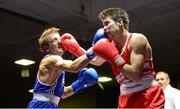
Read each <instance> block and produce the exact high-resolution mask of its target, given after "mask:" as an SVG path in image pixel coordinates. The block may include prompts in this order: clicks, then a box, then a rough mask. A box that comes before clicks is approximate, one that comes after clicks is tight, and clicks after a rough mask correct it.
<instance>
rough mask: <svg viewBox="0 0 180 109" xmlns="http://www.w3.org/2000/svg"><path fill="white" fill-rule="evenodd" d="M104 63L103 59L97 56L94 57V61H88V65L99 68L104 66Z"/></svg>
mask: <svg viewBox="0 0 180 109" xmlns="http://www.w3.org/2000/svg"><path fill="white" fill-rule="evenodd" d="M104 62H106V60H105V59H103V58H101V57H99V56H96V57H95V58H94V59H92V60H91V61H90V64H92V65H95V66H101V65H102V64H104Z"/></svg>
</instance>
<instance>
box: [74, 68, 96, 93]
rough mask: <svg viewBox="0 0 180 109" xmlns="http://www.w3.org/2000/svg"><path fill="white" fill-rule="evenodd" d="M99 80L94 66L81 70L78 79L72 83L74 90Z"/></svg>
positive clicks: (76, 90)
mask: <svg viewBox="0 0 180 109" xmlns="http://www.w3.org/2000/svg"><path fill="white" fill-rule="evenodd" d="M97 82H98V74H97V72H96V70H95V69H93V68H89V69H88V68H84V69H82V70H81V71H80V72H79V76H78V80H76V81H75V82H73V83H72V84H71V87H72V89H73V91H74V92H78V91H80V90H82V89H84V88H87V87H90V86H92V85H94V84H96V83H97Z"/></svg>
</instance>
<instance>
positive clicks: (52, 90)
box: [33, 71, 65, 97]
mask: <svg viewBox="0 0 180 109" xmlns="http://www.w3.org/2000/svg"><path fill="white" fill-rule="evenodd" d="M64 84H65V72H64V71H62V72H60V73H59V75H58V77H57V78H56V80H55V81H54V82H53V83H52V84H43V83H41V82H40V81H39V80H38V78H37V79H36V83H35V86H34V90H33V92H34V93H48V94H51V95H55V96H58V97H60V96H61V95H62V93H63V91H64Z"/></svg>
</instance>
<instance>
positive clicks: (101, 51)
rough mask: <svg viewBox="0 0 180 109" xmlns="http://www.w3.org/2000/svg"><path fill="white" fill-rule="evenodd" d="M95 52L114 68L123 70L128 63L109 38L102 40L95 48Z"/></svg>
mask: <svg viewBox="0 0 180 109" xmlns="http://www.w3.org/2000/svg"><path fill="white" fill-rule="evenodd" d="M93 51H94V53H95V54H96V55H98V56H100V57H102V58H104V59H105V60H107V61H108V62H110V63H111V64H112V65H113V66H116V67H118V68H122V66H123V65H124V64H125V63H126V61H125V60H124V59H123V58H122V57H121V55H120V54H119V52H118V50H117V48H116V47H115V45H114V43H113V42H112V41H109V39H107V38H102V39H100V40H99V41H98V42H97V43H96V44H95V45H94V47H93Z"/></svg>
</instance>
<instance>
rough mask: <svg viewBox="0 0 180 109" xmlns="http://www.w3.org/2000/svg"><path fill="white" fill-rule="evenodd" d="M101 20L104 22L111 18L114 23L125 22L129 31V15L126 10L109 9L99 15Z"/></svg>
mask: <svg viewBox="0 0 180 109" xmlns="http://www.w3.org/2000/svg"><path fill="white" fill-rule="evenodd" d="M98 17H99V20H101V21H102V20H103V19H104V18H106V17H110V18H111V19H113V20H114V21H116V22H118V21H119V20H120V19H122V20H123V23H124V24H125V26H124V28H126V29H127V30H128V29H129V22H130V20H129V15H128V13H127V12H126V10H124V9H121V8H107V9H104V10H103V11H101V12H100V13H99V15H98Z"/></svg>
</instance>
